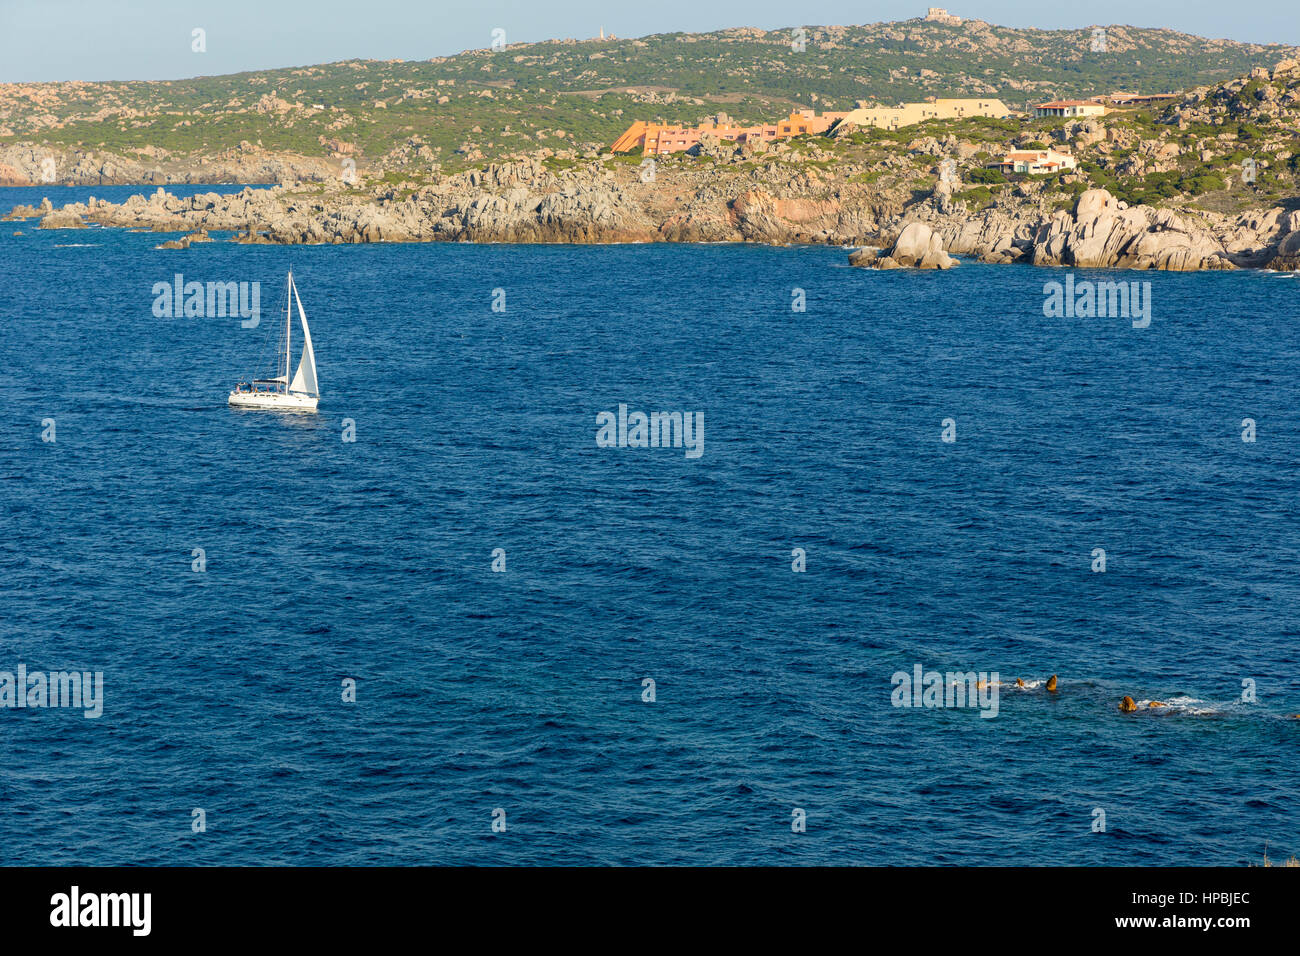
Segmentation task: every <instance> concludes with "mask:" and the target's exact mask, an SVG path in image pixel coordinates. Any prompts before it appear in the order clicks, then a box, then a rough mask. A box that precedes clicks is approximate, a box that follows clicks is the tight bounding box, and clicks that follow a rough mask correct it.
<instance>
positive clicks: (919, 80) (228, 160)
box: [0, 20, 1300, 183]
mask: <svg viewBox="0 0 1300 956" xmlns="http://www.w3.org/2000/svg"><path fill="white" fill-rule="evenodd" d="M802 29H804V30H805V31H806V44H805V48H804V49H803V50H801V51H795V50H793V49H792V48H791V47H792V37H794V36H795V34H794V32H793V28H792V29H786V30H777V31H768V32H765V31H762V30H756V29H748V28H737V29H729V30H722V31H717V32H714V33H703V34H663V35H657V36H648V37H643V38H640V39H628V40H625V39H608V40H581V41H579V40H556V41H549V42H544V43H533V44H515V45H510V46H507V47H505V48H504V49H501V50H496V51H494V50H487V49H484V50H470V51H466V52H464V53H461V54H458V55H456V56H450V57H439V58H434V59H431V60H428V61H418V62H401V61H349V62H342V63H333V64H325V65H317V66H306V67H299V68H286V69H278V70H269V71H263V72H256V73H241V74H233V75H229V76H219V77H200V78H197V79H192V80H184V81H175V82H171V81H165V82H105V83H86V82H72V83H46V84H9V85H0V164H3V166H7V167H8V169H7V170H6V169H4V168H2V167H0V182H3V181H6V180H7V181H10V182H20V181H24V177H29V178H33V179H34V178H35V177H34V176H32V173H33V171H34V170H35V169H37V168H39V165H40V160H41V158H42V156H44V155H47V154H48V153H49V151H56V152H57V154H58V156H57V159H58V162H57V165H56V173H55V180H54V181H58V182H82V183H98V182H132V181H133V182H141V181H143V182H163V183H165V182H185V181H192V182H214V181H220V180H221V179H223V178H226V179H228V178H242V177H248V176H259V177H261V178H260V179H258V180H256V181H266V180H268V179H270V180H275V179H292V178H306V179H322V178H326V177H328V176H330V175H336V174H337V170H338V169H339V166H340V164H341V163H342V162H343V161H345V160H347V159H349V158H350V159H352V161H354V162H355V163H356V164H357V167H358V168H359V169H361V170H370V171H372V172H382V171H384V170H406V171H408V172H414V171H416V170H425V171H432V170H434V169H435V168H439V169H441V170H442V171H444V172H455V171H458V170H462V169H467V168H470V167H473V166H478V165H481V164H482V163H483V162H484V161H489V160H495V159H501V158H505V157H511V156H522V155H524V154H527V153H531V152H534V151H536V150H538V149H551V150H556V151H564V150H566V149H570V148H572V147H573V146H574V145H575V144H576V145H577V146H578V147H579V151H581V150H582V149H583V148H584V147H588V148H589V147H590V146H593V145H600V144H605V143H608V142H610V141H612V140H613V138H614V137H615V136H616V135H617V134H619V133H620V132H622V130H623V129H624V128H625V127H626V126H627V125H628V124H629V122H630V121H631V120H632V119H634V118H640V119H662V120H665V121H681V122H691V123H694V122H696V121H698V120H700V119H701V118H703V117H705V116H708V115H710V114H713V113H716V112H718V111H719V110H725V111H726V112H727V113H729V114H730V115H731V116H733V117H735V118H737V119H738V120H741V121H744V122H754V121H758V120H761V119H765V118H772V117H773V116H775V115H776V114H778V113H781V112H782V111H784V110H788V109H789V108H790V107H791V106H795V105H800V106H811V107H814V108H816V109H819V110H821V109H848V108H851V107H852V106H853V105H854V103H855V102H856V101H858V100H873V101H880V102H884V103H893V102H897V101H901V100H907V99H912V100H915V99H920V98H923V97H925V96H973V95H993V96H998V97H1000V98H1002V99H1003V100H1004V101H1005V102H1007V103H1008V104H1010V105H1012V106H1013V107H1015V108H1023V107H1024V106H1025V105H1026V104H1028V103H1030V102H1032V101H1036V100H1039V99H1044V98H1050V97H1055V96H1085V95H1090V94H1095V93H1104V92H1111V91H1115V90H1127V91H1136V92H1144V93H1150V92H1167V91H1182V90H1185V89H1189V88H1193V87H1200V86H1207V85H1210V84H1214V83H1217V82H1221V81H1224V80H1227V79H1230V78H1231V77H1233V76H1238V75H1242V74H1248V73H1249V72H1250V71H1251V70H1252V69H1254V68H1258V67H1267V66H1270V65H1272V64H1273V63H1275V62H1277V61H1279V60H1282V59H1284V58H1286V57H1290V56H1295V55H1296V54H1297V53H1300V50H1297V49H1296V48H1294V47H1287V46H1282V45H1267V46H1263V45H1257V44H1243V43H1236V42H1232V41H1228V40H1210V39H1203V38H1199V37H1194V36H1189V35H1186V34H1182V33H1177V32H1174V31H1170V30H1155V29H1145V28H1137V27H1128V26H1109V27H1106V28H1105V31H1106V33H1105V44H1104V46H1105V49H1104V50H1094V48H1093V47H1094V45H1095V44H1094V42H1093V30H1092V28H1083V29H1078V30H1057V31H1042V30H1030V29H1012V28H1007V27H999V26H994V25H991V24H988V23H984V22H982V21H967V22H965V23H962V24H961V25H948V24H943V23H934V22H927V21H923V20H906V21H901V22H896V23H882V24H872V25H867V26H824V27H805V28H802ZM280 163H288V164H289V165H288V167H286V168H281V166H280V165H278V164H280ZM250 181H251V180H250Z"/></svg>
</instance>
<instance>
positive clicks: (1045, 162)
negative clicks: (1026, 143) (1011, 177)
mask: <svg viewBox="0 0 1300 956" xmlns="http://www.w3.org/2000/svg"><path fill="white" fill-rule="evenodd" d="M1076 165H1077V163H1076V162H1075V160H1074V157H1073V156H1071V155H1070V154H1069V153H1062V152H1058V151H1057V150H1055V149H1027V150H1016V151H1014V152H1010V153H1007V154H1006V155H1005V156H1004V157H1002V159H1000V160H997V161H995V162H992V163H988V164H986V168H988V169H997V170H1001V171H1002V172H1004V173H1059V172H1060V171H1061V170H1063V169H1074V168H1075V166H1076Z"/></svg>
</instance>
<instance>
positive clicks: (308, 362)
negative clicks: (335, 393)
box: [289, 283, 320, 396]
mask: <svg viewBox="0 0 1300 956" xmlns="http://www.w3.org/2000/svg"><path fill="white" fill-rule="evenodd" d="M292 289H293V300H294V302H295V303H296V304H297V306H298V318H299V320H300V321H301V322H302V341H303V345H302V358H301V359H300V360H299V361H298V371H296V372H294V373H293V381H292V382H290V383H289V391H290V392H305V393H307V394H308V395H312V396H319V395H320V388H319V386H318V385H317V383H316V353H315V352H313V351H312V347H311V329H309V328H308V327H307V313H306V312H304V311H303V310H302V299H300V298H298V286H297V284H296V283H295V284H294V285H293V286H292Z"/></svg>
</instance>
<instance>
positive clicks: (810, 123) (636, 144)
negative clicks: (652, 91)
mask: <svg viewBox="0 0 1300 956" xmlns="http://www.w3.org/2000/svg"><path fill="white" fill-rule="evenodd" d="M847 115H848V114H847V113H822V114H821V115H820V116H818V115H817V114H816V112H814V111H813V110H795V111H794V112H792V113H791V114H790V115H789V116H787V117H785V118H784V119H781V120H778V121H777V122H775V123H772V124H770V125H769V124H762V125H758V126H737V125H735V124H733V123H731V122H730V121H729V120H726V119H725V117H720V120H721V121H718V120H715V121H714V122H711V123H702V124H700V125H699V126H664V125H661V124H659V123H647V122H644V121H643V120H637V121H636V122H635V123H633V124H632V125H631V126H629V127H628V128H627V131H626V132H624V133H623V135H622V136H620V137H619V138H618V139H616V140H614V143H613V145H612V146H610V149H611V150H612V151H613V152H615V153H626V152H630V151H632V150H634V149H641V150H643V151H644V152H645V154H646V155H647V156H660V155H663V154H664V153H680V152H683V151H685V150H688V149H690V148H691V147H693V146H696V145H698V144H699V142H700V138H701V137H702V136H704V134H706V133H708V134H709V135H711V136H714V137H716V138H718V139H725V140H731V141H733V142H736V143H753V142H771V141H773V140H778V139H789V138H790V137H792V136H803V135H806V134H817V133H824V132H826V131H827V130H828V129H830V128H831V126H832V125H834V123H835V122H836V121H838V120H840V119H843V118H844V117H845V116H847Z"/></svg>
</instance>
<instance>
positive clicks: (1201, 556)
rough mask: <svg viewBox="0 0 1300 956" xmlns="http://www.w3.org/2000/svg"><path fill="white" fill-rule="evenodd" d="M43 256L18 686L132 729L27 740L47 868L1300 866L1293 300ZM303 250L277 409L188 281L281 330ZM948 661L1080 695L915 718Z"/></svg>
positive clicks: (901, 276) (40, 724)
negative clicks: (207, 284)
mask: <svg viewBox="0 0 1300 956" xmlns="http://www.w3.org/2000/svg"><path fill="white" fill-rule="evenodd" d="M205 190H206V187H199V188H197V189H196V190H195V191H205ZM90 192H94V193H95V194H96V195H104V196H109V197H110V198H120V196H119V195H118V193H117V192H115V191H113V190H110V189H98V190H75V191H74V190H53V189H49V188H47V189H45V190H6V191H5V195H4V196H3V197H0V206H3V208H4V209H7V208H8V207H9V206H10V205H12V204H14V203H18V202H29V201H35V200H39V198H40V195H41V194H42V193H49V194H50V195H51V197H52V198H55V199H56V201H58V202H62V201H66V199H68V198H70V197H71V196H74V195H75V196H77V197H84V196H85V195H87V194H89V193H90ZM126 192H129V190H122V191H121V194H123V195H124V194H125V193H126ZM11 226H12V228H11ZM33 226H34V223H27V224H19V225H12V224H9V223H6V224H4V226H3V228H0V263H3V266H2V270H3V271H2V276H3V285H2V286H0V355H2V356H3V364H2V365H0V408H2V409H3V416H2V420H0V425H2V427H3V440H2V441H0V479H2V482H3V483H2V485H0V488H2V489H3V492H2V494H0V516H2V524H0V531H2V534H0V596H2V597H0V599H2V608H3V613H2V614H0V670H8V671H13V670H14V669H15V668H16V666H17V665H18V663H20V662H22V663H24V664H26V666H27V667H28V669H29V670H61V669H70V668H78V669H86V670H102V671H103V672H104V680H105V696H106V700H105V705H104V707H105V709H104V714H103V716H102V717H101V718H99V719H98V720H94V719H86V718H84V717H83V716H82V715H81V713H80V712H79V711H72V710H54V709H45V710H33V709H25V710H16V709H3V710H0V750H2V751H3V753H4V755H5V757H4V762H3V766H4V770H3V772H0V847H3V851H0V852H3V854H4V858H3V862H5V863H10V864H17V863H29V864H30V863H93V864H109V863H141V864H180V865H189V864H252V863H273V864H286V863H287V864H379V863H387V864H429V863H455V864H468V863H482V864H497V863H529V864H540V863H560V864H570V863H571V864H596V863H616V864H638V863H698V864H705V863H708V864H718V863H721V864H746V863H783V864H784V863H789V864H812V863H836V864H923V863H954V862H960V863H973V864H1010V863H1031V864H1118V865H1127V864H1240V863H1247V862H1259V861H1260V860H1261V859H1262V857H1263V853H1264V848H1265V844H1266V842H1267V844H1268V846H1269V852H1270V855H1272V856H1274V857H1277V856H1281V855H1285V854H1287V853H1291V852H1296V851H1300V762H1298V761H1297V756H1296V754H1297V744H1298V743H1300V720H1289V719H1287V718H1288V716H1289V715H1291V714H1294V713H1297V712H1300V654H1298V653H1297V650H1296V647H1297V637H1298V636H1300V635H1298V633H1297V631H1298V627H1297V611H1298V610H1300V585H1298V584H1297V580H1296V573H1295V572H1296V567H1297V559H1298V558H1300V520H1298V519H1300V516H1298V515H1297V504H1296V481H1295V471H1296V452H1295V448H1296V440H1297V437H1298V436H1300V410H1298V402H1297V396H1298V395H1300V325H1297V321H1296V319H1297V309H1296V295H1297V290H1298V289H1300V285H1298V284H1297V282H1296V280H1294V279H1293V278H1291V277H1284V276H1275V275H1268V274H1260V273H1235V274H1205V275H1164V274H1151V275H1140V276H1139V275H1134V274H1127V273H1126V274H1122V275H1121V276H1120V277H1121V278H1125V279H1135V278H1136V279H1140V280H1143V281H1149V282H1150V283H1151V286H1152V296H1153V303H1154V307H1153V320H1152V323H1151V326H1150V328H1147V329H1134V328H1132V326H1131V323H1130V322H1129V321H1128V320H1127V319H1122V318H1105V319H1096V318H1094V319H1045V318H1044V317H1043V315H1042V303H1043V291H1042V286H1043V283H1044V282H1045V281H1047V280H1050V279H1054V278H1061V277H1062V275H1061V273H1060V272H1059V271H1049V270H1040V269H1033V268H1029V267H993V266H981V265H978V264H969V263H968V264H965V265H963V266H962V267H961V268H960V269H958V270H955V271H953V272H950V273H943V274H911V273H901V272H896V273H877V272H868V271H862V270H853V269H849V268H847V267H846V264H845V261H846V254H845V252H844V251H843V250H839V249H821V248H815V249H779V248H763V247H740V246H706V247H697V246H613V247H595V248H580V247H565V246H561V247H516V246H470V245H401V246H384V245H377V246H350V247H337V248H333V247H318V248H295V249H287V248H278V247H268V246H241V245H235V244H231V243H225V242H219V243H212V244H209V245H203V246H196V247H194V248H192V249H190V250H189V251H187V252H162V251H155V250H154V249H153V246H154V245H155V244H156V243H157V242H158V241H159V240H160V237H159V236H155V235H146V234H132V233H127V232H123V231H109V230H100V229H90V230H86V231H80V232H62V231H60V232H50V231H36V230H35V229H34V228H33ZM14 229H20V230H21V231H22V235H20V236H13V235H11V233H12V232H13V231H14ZM290 264H292V266H293V268H294V270H295V275H296V277H297V279H298V284H299V288H300V289H301V293H302V298H303V302H304V305H305V307H306V308H307V310H308V314H309V317H310V319H311V323H312V332H313V337H314V339H315V345H316V353H317V359H318V362H319V371H320V382H321V389H322V393H323V394H322V399H321V405H320V412H319V414H318V415H315V416H288V415H280V414H275V413H259V412H237V411H233V410H231V409H229V408H228V407H227V406H226V403H225V399H226V392H227V390H228V389H229V388H230V387H231V386H232V385H233V384H234V382H236V381H238V380H239V379H241V378H245V377H247V374H248V373H249V371H250V370H251V366H252V364H253V363H254V361H255V360H256V359H257V358H258V357H259V356H260V355H261V354H262V353H263V352H264V350H265V347H266V341H267V333H268V330H269V329H270V328H271V325H270V324H264V325H263V326H262V327H259V328H257V329H252V330H246V329H242V328H241V327H240V324H239V322H238V320H235V319H230V318H191V319H157V318H155V317H154V316H153V314H152V312H151V306H152V303H153V293H152V286H153V284H154V283H155V282H159V281H163V282H166V281H170V280H171V277H172V276H173V275H174V274H175V273H176V272H177V271H180V272H183V273H184V275H185V276H186V278H187V279H198V280H200V281H207V280H223V281H224V280H235V281H260V282H261V283H262V288H263V297H264V303H263V309H264V312H265V315H266V316H267V320H269V322H270V323H274V321H275V320H274V318H273V313H274V310H275V308H276V298H277V296H278V294H279V289H280V288H281V287H282V283H283V279H284V273H285V270H286V268H287V267H288V266H289V265H290ZM1080 277H1081V278H1082V276H1080ZM795 287H798V288H802V289H804V290H805V291H806V294H807V311H806V312H805V313H795V312H792V311H791V308H790V302H791V290H792V289H793V288H795ZM498 288H500V289H504V290H505V296H506V298H505V303H506V311H505V312H494V311H492V308H491V305H492V301H493V290H494V289H498ZM620 403H626V404H628V405H629V406H630V407H631V408H632V409H642V410H645V411H650V410H671V409H681V410H690V411H698V412H702V413H703V415H704V419H705V441H704V453H703V455H702V457H700V458H698V459H694V460H692V459H688V458H687V457H686V456H685V454H684V452H683V450H682V449H633V448H623V449H618V448H598V447H597V446H596V443H595V431H596V425H595V417H596V414H597V413H598V412H601V411H605V410H611V411H613V410H616V409H617V407H618V405H619V404H620ZM46 418H53V419H55V421H56V423H57V432H56V434H57V439H56V441H55V442H53V443H48V442H43V441H42V440H41V433H42V425H41V422H42V420H43V419H46ZM345 418H350V419H353V420H354V421H355V425H356V441H355V442H354V443H349V442H344V441H343V440H341V435H342V421H343V419H345ZM945 418H953V419H955V420H956V422H957V428H958V431H957V441H956V442H955V443H951V444H948V443H944V442H942V441H941V440H940V431H941V422H942V420H943V419H945ZM1243 418H1252V419H1254V420H1255V421H1256V422H1257V423H1258V441H1256V442H1255V443H1253V444H1251V443H1245V442H1243V441H1242V440H1241V421H1242V419H1243ZM796 547H798V548H803V549H805V550H806V553H807V571H806V572H805V573H794V572H792V570H791V551H792V549H793V548H796ZM195 548H202V549H204V550H205V552H206V557H207V569H206V571H204V572H202V573H196V572H195V571H193V570H191V561H192V560H193V559H192V551H193V549H195ZM496 548H503V549H505V552H506V562H507V563H506V571H505V572H504V573H494V572H493V571H492V570H491V564H492V552H493V549H496ZM1094 548H1104V549H1105V551H1106V554H1107V569H1106V571H1105V573H1094V572H1093V571H1092V570H1091V569H1090V565H1091V563H1092V551H1093V549H1094ZM914 664H920V665H922V666H923V667H924V668H926V669H939V670H967V669H974V670H978V671H998V672H999V673H1000V674H1001V675H1002V677H1003V679H1004V680H1006V679H1010V678H1013V677H1017V676H1018V677H1023V678H1026V679H1028V680H1030V681H1041V680H1042V679H1043V678H1045V677H1046V676H1048V675H1050V674H1052V673H1056V674H1059V675H1060V690H1059V691H1058V692H1057V693H1056V694H1055V695H1050V694H1048V693H1047V692H1046V691H1045V690H1043V689H1041V687H1039V688H1037V689H1034V690H1029V691H1023V692H1022V691H1015V692H1007V693H1003V694H1002V695H1001V698H1000V711H999V713H998V716H997V717H996V718H995V719H982V718H981V717H980V716H979V712H978V711H977V710H973V709H902V708H895V707H893V706H891V704H890V694H891V690H892V686H891V675H892V674H893V673H894V672H895V671H898V670H907V671H910V670H911V669H912V667H913V665H914ZM345 678H353V679H355V680H356V681H357V702H356V703H355V704H350V703H344V702H343V701H342V699H341V682H342V681H343V680H344V679H345ZM645 678H653V679H654V680H655V681H656V692H657V699H656V700H655V701H654V702H653V703H647V702H643V700H642V681H643V679H645ZM1248 678H1249V679H1251V680H1253V681H1255V683H1256V687H1257V694H1258V701H1257V702H1254V703H1243V702H1242V701H1241V695H1242V686H1243V685H1242V682H1243V680H1245V679H1248ZM1124 694H1132V695H1133V696H1134V697H1136V698H1138V699H1140V700H1145V699H1152V698H1154V699H1159V700H1165V701H1170V700H1172V701H1173V702H1174V706H1172V707H1170V708H1168V709H1167V710H1165V711H1163V712H1154V711H1152V712H1146V711H1144V712H1140V713H1138V714H1133V715H1123V714H1120V713H1119V711H1118V710H1117V707H1116V704H1117V702H1118V700H1119V698H1120V697H1121V696H1122V695H1124ZM195 808H203V809H204V810H205V811H206V815H207V830H206V832H204V833H198V834H196V833H194V832H192V827H191V812H192V811H193V810H194V809H195ZM496 808H502V809H504V810H505V811H506V819H507V830H506V832H504V833H493V832H492V827H491V824H492V812H493V810H494V809H496ZM793 808H801V809H803V810H805V811H806V813H807V832H806V833H794V832H792V830H791V819H792V817H791V813H792V810H793ZM1094 808H1101V809H1103V810H1104V811H1105V813H1106V830H1105V832H1104V833H1094V832H1092V831H1091V827H1092V823H1093V819H1094V816H1093V811H1094Z"/></svg>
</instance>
